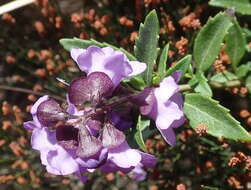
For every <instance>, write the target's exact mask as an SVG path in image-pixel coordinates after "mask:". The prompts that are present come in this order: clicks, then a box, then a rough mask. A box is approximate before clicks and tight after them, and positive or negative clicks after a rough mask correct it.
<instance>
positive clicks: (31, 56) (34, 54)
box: [27, 49, 36, 59]
mask: <svg viewBox="0 0 251 190" xmlns="http://www.w3.org/2000/svg"><path fill="white" fill-rule="evenodd" d="M35 56H36V52H35V50H34V49H29V51H28V53H27V57H28V58H29V59H33V58H34V57H35Z"/></svg>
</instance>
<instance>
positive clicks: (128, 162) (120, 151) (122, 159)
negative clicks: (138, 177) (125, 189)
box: [108, 141, 141, 168]
mask: <svg viewBox="0 0 251 190" xmlns="http://www.w3.org/2000/svg"><path fill="white" fill-rule="evenodd" d="M108 160H110V161H112V162H113V163H114V164H116V165H117V166H118V167H121V168H130V167H132V166H137V165H138V164H139V163H140V161H141V154H140V153H139V152H138V151H137V150H136V149H131V148H130V147H129V145H128V144H127V142H126V141H124V143H122V144H121V145H120V146H118V147H116V148H113V149H109V153H108Z"/></svg>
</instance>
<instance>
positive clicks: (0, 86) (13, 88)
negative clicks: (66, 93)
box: [0, 85, 65, 102]
mask: <svg viewBox="0 0 251 190" xmlns="http://www.w3.org/2000/svg"><path fill="white" fill-rule="evenodd" d="M0 89H3V90H9V91H15V92H22V93H26V94H34V95H37V96H44V95H46V94H45V93H43V92H36V91H33V90H29V89H25V88H18V87H11V86H5V85H0ZM50 97H52V98H54V99H55V100H58V101H62V102H63V101H65V99H64V98H61V97H60V96H54V95H50Z"/></svg>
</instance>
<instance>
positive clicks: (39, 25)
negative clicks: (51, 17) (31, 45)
mask: <svg viewBox="0 0 251 190" xmlns="http://www.w3.org/2000/svg"><path fill="white" fill-rule="evenodd" d="M34 27H35V29H36V31H37V33H38V34H39V35H40V36H44V34H45V33H46V30H45V27H44V24H43V23H42V22H41V21H36V22H35V23H34Z"/></svg>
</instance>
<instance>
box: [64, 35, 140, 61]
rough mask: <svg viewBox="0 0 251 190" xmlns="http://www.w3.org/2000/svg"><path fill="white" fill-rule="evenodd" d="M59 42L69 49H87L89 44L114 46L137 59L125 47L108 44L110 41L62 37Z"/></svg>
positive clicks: (129, 57) (132, 58)
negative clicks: (102, 41)
mask: <svg viewBox="0 0 251 190" xmlns="http://www.w3.org/2000/svg"><path fill="white" fill-rule="evenodd" d="M59 43H60V44H61V45H62V46H63V47H64V49H66V50H67V51H70V50H71V49H72V48H83V49H86V48H88V47H89V46H93V45H95V46H99V47H107V46H108V47H112V48H113V49H115V50H120V51H122V52H123V53H124V54H126V56H127V57H128V59H129V60H131V61H133V60H136V58H135V57H134V56H133V55H132V54H131V53H129V52H128V51H126V50H125V49H123V48H118V47H115V46H113V45H111V44H108V43H105V42H104V43H101V42H98V41H96V40H94V39H90V40H82V39H78V38H73V39H72V38H62V39H60V40H59Z"/></svg>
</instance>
